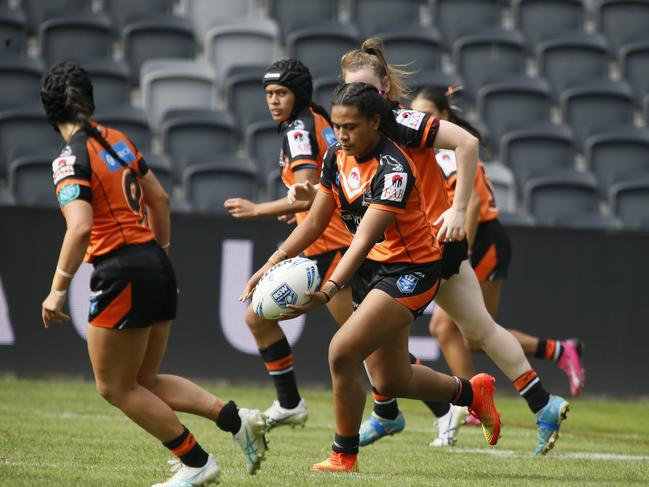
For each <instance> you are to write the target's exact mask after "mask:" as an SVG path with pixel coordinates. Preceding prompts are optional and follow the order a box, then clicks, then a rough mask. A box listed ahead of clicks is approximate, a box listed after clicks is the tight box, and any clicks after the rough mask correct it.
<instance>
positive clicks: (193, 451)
mask: <svg viewBox="0 0 649 487" xmlns="http://www.w3.org/2000/svg"><path fill="white" fill-rule="evenodd" d="M183 428H184V426H183ZM162 444H163V445H164V446H165V447H167V448H169V450H171V453H172V454H174V455H176V456H177V457H178V458H179V459H180V461H181V462H183V463H184V464H185V465H187V466H188V467H194V468H198V467H202V466H203V465H205V464H206V463H207V458H208V454H207V452H206V451H205V450H203V449H202V448H201V445H199V444H198V442H197V441H196V438H194V435H192V434H191V433H190V432H189V430H188V429H187V428H185V429H184V431H183V432H182V433H181V434H180V436H179V437H178V438H174V439H173V440H170V441H164V442H162Z"/></svg>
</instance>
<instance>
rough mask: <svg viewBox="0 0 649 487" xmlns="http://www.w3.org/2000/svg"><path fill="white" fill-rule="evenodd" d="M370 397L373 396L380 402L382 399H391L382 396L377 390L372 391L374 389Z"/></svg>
mask: <svg viewBox="0 0 649 487" xmlns="http://www.w3.org/2000/svg"><path fill="white" fill-rule="evenodd" d="M372 397H373V398H374V400H375V401H381V402H382V401H389V400H390V399H392V398H391V397H389V396H382V395H381V394H379V393H377V392H374V391H372Z"/></svg>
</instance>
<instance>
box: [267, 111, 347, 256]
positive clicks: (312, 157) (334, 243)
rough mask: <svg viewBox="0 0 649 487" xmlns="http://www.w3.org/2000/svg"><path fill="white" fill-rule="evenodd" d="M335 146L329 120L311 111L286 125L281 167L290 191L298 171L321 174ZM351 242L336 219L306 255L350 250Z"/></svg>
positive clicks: (299, 215)
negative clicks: (323, 163) (344, 248)
mask: <svg viewBox="0 0 649 487" xmlns="http://www.w3.org/2000/svg"><path fill="white" fill-rule="evenodd" d="M335 142H336V136H335V135H334V132H333V130H332V128H331V126H330V125H329V123H328V122H327V120H326V119H325V118H324V117H323V116H322V115H319V114H318V113H315V112H314V111H313V110H312V109H311V108H305V109H304V110H303V111H302V112H300V113H299V114H298V115H297V117H296V118H295V120H293V121H292V122H290V123H288V124H284V126H283V130H282V150H281V153H280V161H279V163H280V167H281V168H282V181H283V182H284V184H285V185H286V187H287V188H289V187H290V186H291V185H293V184H294V183H295V172H296V171H300V170H302V169H313V170H315V171H317V173H320V171H321V169H322V159H323V157H324V155H325V152H326V151H327V148H328V147H329V146H330V145H332V144H333V143H335ZM307 214H308V212H306V211H304V212H301V213H296V215H295V218H296V220H297V223H298V224H300V223H301V222H302V221H303V220H304V219H305V218H306V216H307ZM350 242H351V238H350V236H349V234H348V233H347V231H346V230H345V227H344V225H343V224H342V222H341V221H340V218H332V219H331V223H330V224H329V227H328V228H327V230H325V232H324V233H323V234H322V235H321V236H320V237H319V238H318V240H316V241H315V242H313V244H311V245H310V246H309V247H308V248H307V249H306V250H305V251H304V255H307V256H310V255H317V254H324V253H326V252H331V251H332V250H336V249H340V248H343V247H348V246H349V243H350Z"/></svg>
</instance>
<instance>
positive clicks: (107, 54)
mask: <svg viewBox="0 0 649 487" xmlns="http://www.w3.org/2000/svg"><path fill="white" fill-rule="evenodd" d="M39 32H40V44H41V56H42V57H43V60H44V61H45V64H46V65H48V66H50V65H52V64H55V63H57V62H60V61H72V62H76V63H81V64H83V63H84V62H85V61H88V60H94V59H110V58H112V54H113V39H112V34H111V27H110V20H109V19H108V17H106V16H105V15H97V14H92V13H81V14H78V15H66V16H65V17H57V18H54V19H50V20H46V21H45V22H43V23H42V24H41V27H40V30H39Z"/></svg>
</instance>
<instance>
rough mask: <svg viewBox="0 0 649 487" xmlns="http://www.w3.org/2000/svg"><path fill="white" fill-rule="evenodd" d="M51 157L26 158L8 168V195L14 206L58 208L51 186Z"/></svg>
mask: <svg viewBox="0 0 649 487" xmlns="http://www.w3.org/2000/svg"><path fill="white" fill-rule="evenodd" d="M55 157H56V155H52V157H49V158H48V157H46V156H27V157H20V158H18V159H16V160H14V161H12V163H11V165H10V166H9V193H10V195H11V196H12V198H13V200H14V204H16V205H24V206H50V207H56V206H58V202H57V200H56V195H55V193H54V186H53V184H52V161H53V160H54V158H55Z"/></svg>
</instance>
